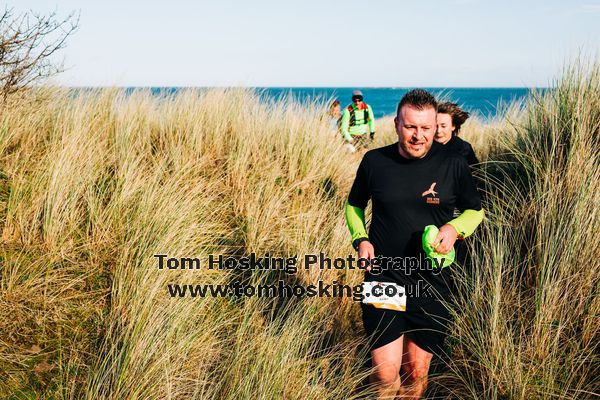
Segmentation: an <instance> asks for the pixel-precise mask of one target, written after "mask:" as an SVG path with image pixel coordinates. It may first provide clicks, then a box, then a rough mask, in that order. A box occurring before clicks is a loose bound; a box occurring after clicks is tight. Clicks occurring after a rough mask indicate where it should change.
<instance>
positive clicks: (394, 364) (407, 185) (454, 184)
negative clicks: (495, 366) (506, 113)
mask: <svg viewBox="0 0 600 400" xmlns="http://www.w3.org/2000/svg"><path fill="white" fill-rule="evenodd" d="M436 110H437V102H436V100H435V99H434V97H433V96H432V95H431V94H429V93H428V92H426V91H424V90H420V89H417V90H412V91H410V92H408V93H407V94H406V95H405V96H404V97H403V98H402V100H401V101H400V103H399V104H398V109H397V113H396V118H395V119H394V123H395V125H396V133H397V134H398V142H397V143H394V144H392V145H389V146H385V147H381V148H378V149H374V150H371V151H368V152H367V153H366V154H365V155H364V157H363V159H362V161H361V163H360V166H359V167H358V171H357V173H356V178H355V180H354V183H353V185H352V189H351V191H350V194H349V196H348V201H347V202H346V210H345V212H346V221H347V223H348V227H349V229H350V233H351V235H352V241H353V246H354V247H355V249H357V251H358V257H359V258H366V259H369V260H371V263H370V267H369V269H368V270H367V271H365V282H364V283H363V285H364V288H365V291H364V292H363V295H364V296H365V297H364V300H363V302H362V303H361V309H362V319H363V324H364V327H365V331H366V332H367V334H368V335H369V340H370V348H371V359H372V364H373V367H374V373H373V374H372V375H371V377H370V380H371V382H372V383H374V384H377V387H378V390H379V393H380V395H381V396H396V395H398V394H400V395H402V396H405V397H409V398H420V397H421V396H422V395H423V393H424V391H425V389H426V387H427V375H428V372H429V364H430V362H431V359H432V357H433V354H434V353H440V352H441V350H442V348H443V347H442V346H443V341H444V338H445V335H446V333H447V328H448V320H449V318H450V315H449V311H448V310H447V308H446V307H445V306H444V304H443V302H442V300H448V299H449V296H450V274H451V273H452V270H453V268H452V265H450V266H448V267H443V265H442V266H439V265H437V264H435V263H432V262H431V260H428V259H427V260H425V258H424V255H423V246H422V234H423V231H424V228H425V227H426V226H427V225H435V226H436V227H439V233H438V235H437V236H436V239H435V241H434V243H433V244H434V248H435V251H437V252H438V253H442V254H447V253H449V252H450V250H451V249H452V248H453V245H454V242H455V241H456V239H457V237H466V236H469V235H470V234H471V233H473V231H474V230H475V228H476V227H477V226H478V225H479V223H480V222H481V220H482V218H483V210H482V209H481V200H480V198H479V195H478V192H477V190H476V188H475V184H474V182H473V178H472V177H471V173H470V171H469V167H468V165H467V163H466V161H465V159H464V157H462V156H461V155H459V154H457V153H455V152H453V151H450V150H449V149H448V148H447V146H443V145H441V144H439V143H436V142H435V141H434V140H433V139H434V135H435V132H436ZM369 200H371V202H372V221H371V226H370V229H369V234H368V235H367V233H366V227H365V220H364V209H365V208H366V206H367V203H368V201H369ZM455 207H456V208H458V209H459V210H461V211H463V212H462V214H461V215H460V216H459V217H458V218H455V219H452V216H453V210H454V208H455ZM444 265H445V264H444ZM382 287H387V288H391V289H393V292H394V291H397V292H398V293H399V295H398V296H395V297H394V296H391V295H390V297H389V298H385V299H384V298H383V297H380V296H377V297H375V296H374V295H373V294H375V290H376V289H378V290H379V292H378V293H379V294H381V288H382ZM386 290H387V289H386ZM386 293H387V292H386ZM402 294H403V295H402ZM382 299H383V300H382ZM400 371H402V377H400Z"/></svg>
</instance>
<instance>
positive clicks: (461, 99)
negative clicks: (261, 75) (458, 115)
mask: <svg viewBox="0 0 600 400" xmlns="http://www.w3.org/2000/svg"><path fill="white" fill-rule="evenodd" d="M257 89H258V90H259V92H260V93H262V94H263V95H264V96H266V97H268V98H275V99H276V98H278V97H281V96H289V95H291V96H293V97H294V98H296V99H298V100H300V101H314V100H317V101H333V100H334V99H337V100H339V102H340V103H341V104H342V107H345V106H347V105H349V104H350V103H351V100H352V91H353V90H357V89H358V90H360V91H362V93H363V98H364V101H365V102H366V103H367V104H369V105H370V106H371V108H372V109H373V114H374V115H375V117H376V118H381V117H384V116H389V115H394V114H395V112H396V107H397V106H398V102H399V101H400V99H401V98H402V96H404V94H405V93H406V92H408V91H409V90H411V89H412V88H333V87H332V88H321V87H320V88H316V87H315V88H308V87H307V88H283V87H282V88H257ZM423 89H426V90H428V91H430V92H431V93H432V94H434V95H435V96H436V97H437V98H440V99H443V101H452V102H455V103H458V104H459V105H460V106H461V107H462V108H463V109H464V110H466V111H468V112H470V113H472V114H473V115H477V116H478V117H479V118H482V119H490V118H494V117H495V116H496V115H497V114H498V112H499V111H500V110H502V109H503V108H505V107H506V105H507V104H508V103H511V102H514V101H517V102H521V101H522V100H524V99H525V98H526V97H527V96H528V95H529V93H530V92H531V89H528V88H423Z"/></svg>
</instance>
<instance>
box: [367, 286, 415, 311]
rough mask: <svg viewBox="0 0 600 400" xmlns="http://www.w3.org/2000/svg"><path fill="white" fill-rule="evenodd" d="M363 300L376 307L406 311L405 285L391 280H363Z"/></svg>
mask: <svg viewBox="0 0 600 400" xmlns="http://www.w3.org/2000/svg"><path fill="white" fill-rule="evenodd" d="M362 302H363V303H365V304H370V305H372V306H373V307H375V308H385V309H388V310H395V311H406V293H405V292H404V287H403V286H400V285H397V284H395V283H390V282H363V299H362Z"/></svg>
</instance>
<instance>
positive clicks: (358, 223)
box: [344, 200, 369, 242]
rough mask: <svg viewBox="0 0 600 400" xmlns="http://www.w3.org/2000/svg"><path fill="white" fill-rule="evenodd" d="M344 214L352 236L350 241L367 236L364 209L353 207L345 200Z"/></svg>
mask: <svg viewBox="0 0 600 400" xmlns="http://www.w3.org/2000/svg"><path fill="white" fill-rule="evenodd" d="M344 211H345V214H346V224H347V225H348V229H349V230H350V235H351V236H352V242H354V241H355V240H356V239H360V238H363V237H364V238H366V237H369V236H368V235H367V228H366V226H365V211H364V210H363V209H361V208H358V207H354V206H352V205H350V203H348V200H346V207H345V209H344Z"/></svg>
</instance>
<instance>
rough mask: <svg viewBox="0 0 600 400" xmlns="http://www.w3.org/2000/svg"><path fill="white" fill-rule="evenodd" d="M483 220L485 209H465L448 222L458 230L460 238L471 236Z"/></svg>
mask: <svg viewBox="0 0 600 400" xmlns="http://www.w3.org/2000/svg"><path fill="white" fill-rule="evenodd" d="M481 221H483V209H481V210H479V211H475V210H465V211H463V213H462V214H460V215H459V216H458V217H456V218H454V219H453V220H452V221H450V222H448V225H452V226H453V227H454V229H456V232H458V237H459V238H462V239H464V238H466V237H469V236H471V235H472V234H473V232H475V228H477V226H479V224H480V223H481Z"/></svg>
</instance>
